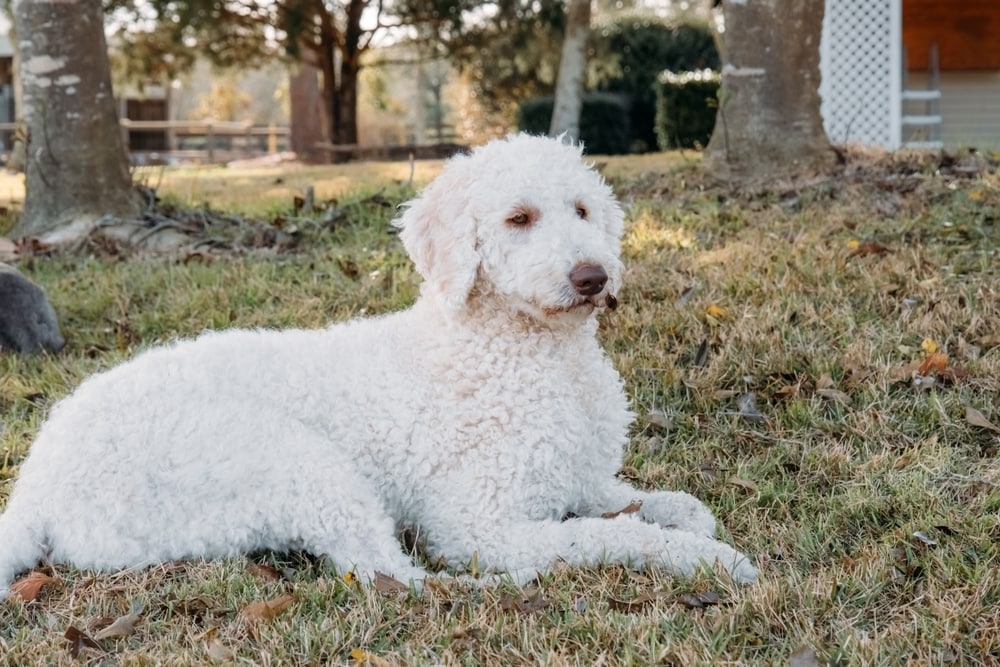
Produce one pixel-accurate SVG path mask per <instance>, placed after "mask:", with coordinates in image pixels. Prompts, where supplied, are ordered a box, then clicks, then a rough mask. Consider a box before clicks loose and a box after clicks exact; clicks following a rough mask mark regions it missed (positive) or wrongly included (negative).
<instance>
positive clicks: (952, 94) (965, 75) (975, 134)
mask: <svg viewBox="0 0 1000 667" xmlns="http://www.w3.org/2000/svg"><path fill="white" fill-rule="evenodd" d="M908 78H909V85H910V86H911V87H912V88H925V87H926V86H927V78H928V77H927V74H926V73H925V72H910V73H909V76H908ZM940 87H941V118H942V121H941V141H942V142H943V143H944V145H945V146H946V147H948V148H963V147H968V146H974V147H976V148H980V149H1000V72H995V71H994V72H991V71H985V72H973V71H967V72H941V74H940Z"/></svg>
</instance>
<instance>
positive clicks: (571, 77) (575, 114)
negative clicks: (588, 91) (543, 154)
mask: <svg viewBox="0 0 1000 667" xmlns="http://www.w3.org/2000/svg"><path fill="white" fill-rule="evenodd" d="M589 33H590V0H570V2H569V6H568V7H567V8H566V38H565V39H564V40H563V47H562V57H561V58H560V60H559V76H558V78H557V79H556V98H555V102H554V104H553V105H552V122H551V124H550V125H549V134H550V135H552V136H556V135H558V134H563V133H566V134H567V135H568V136H569V137H570V138H572V139H574V140H576V139H579V138H580V111H581V110H582V109H583V77H584V74H585V72H586V69H587V36H588V35H589Z"/></svg>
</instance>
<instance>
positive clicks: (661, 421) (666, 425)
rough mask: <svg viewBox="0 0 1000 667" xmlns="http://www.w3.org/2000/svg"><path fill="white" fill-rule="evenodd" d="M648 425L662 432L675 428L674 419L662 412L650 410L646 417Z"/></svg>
mask: <svg viewBox="0 0 1000 667" xmlns="http://www.w3.org/2000/svg"><path fill="white" fill-rule="evenodd" d="M646 423H647V424H649V425H650V426H652V427H653V428H657V429H660V430H661V431H670V430H671V429H673V427H674V419H673V417H671V416H670V415H668V414H667V413H665V412H663V411H662V410H650V411H649V414H647V415H646Z"/></svg>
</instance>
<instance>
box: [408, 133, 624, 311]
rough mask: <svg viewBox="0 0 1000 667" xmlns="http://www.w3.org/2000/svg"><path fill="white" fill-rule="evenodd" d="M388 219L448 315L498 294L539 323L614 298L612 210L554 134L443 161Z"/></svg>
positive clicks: (615, 217) (616, 219)
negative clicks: (435, 174) (414, 195)
mask: <svg viewBox="0 0 1000 667" xmlns="http://www.w3.org/2000/svg"><path fill="white" fill-rule="evenodd" d="M397 224H398V225H399V226H400V227H401V228H402V230H401V232H400V237H401V238H402V240H403V244H404V245H405V246H406V249H407V252H409V254H410V257H411V258H412V259H413V262H414V264H415V265H416V267H417V270H418V271H419V272H420V274H421V275H422V276H423V277H424V279H425V280H426V282H427V289H429V290H430V291H431V292H432V293H433V294H434V297H433V298H438V299H440V300H441V301H442V302H443V303H444V304H445V305H446V307H447V308H448V309H449V310H450V311H451V312H453V313H456V314H460V313H462V312H463V311H465V309H466V308H467V307H468V305H469V302H470V299H477V298H493V297H499V298H501V299H503V300H504V301H505V302H506V305H507V306H508V307H509V308H512V309H514V310H516V311H518V312H521V313H524V314H526V315H529V316H531V317H533V318H535V319H538V320H542V321H545V320H550V321H556V320H558V321H565V320H582V319H585V318H586V317H588V316H589V315H590V314H591V313H593V312H594V310H595V309H596V308H599V307H611V308H614V306H615V305H616V303H617V302H616V300H615V294H616V292H617V290H618V289H619V287H620V285H621V274H622V263H621V259H620V257H619V254H620V239H621V234H622V227H623V215H622V211H621V208H620V207H619V206H618V203H617V201H616V200H615V198H614V194H613V193H612V191H611V188H610V187H609V186H608V185H607V183H605V181H604V179H603V178H602V177H601V175H600V174H598V173H597V172H596V171H595V170H594V169H593V168H592V167H590V166H588V165H587V164H586V163H584V161H583V159H582V148H581V147H580V146H578V145H574V144H571V143H568V142H566V141H564V140H562V139H551V138H545V137H535V136H529V135H523V134H520V135H511V136H509V137H507V138H506V139H502V140H498V141H493V142H491V143H489V144H486V145H485V146H481V147H479V148H477V149H475V150H474V151H473V152H472V153H471V154H469V155H462V156H459V157H455V158H452V159H451V160H449V161H448V163H447V164H446V165H445V167H444V169H443V170H442V172H441V174H440V175H439V176H438V177H437V178H436V179H435V180H434V181H433V182H432V183H431V184H430V185H429V186H428V187H427V189H426V190H424V192H423V193H422V195H421V196H420V197H419V198H417V199H415V200H413V201H412V202H409V203H408V204H407V206H406V210H405V211H404V213H403V215H402V216H401V217H400V219H399V220H398V221H397Z"/></svg>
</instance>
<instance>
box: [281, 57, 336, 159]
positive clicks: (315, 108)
mask: <svg viewBox="0 0 1000 667" xmlns="http://www.w3.org/2000/svg"><path fill="white" fill-rule="evenodd" d="M297 68H298V69H297V71H296V72H295V73H294V74H292V75H291V77H290V79H289V86H288V88H289V97H290V98H291V105H290V106H291V117H292V118H291V120H292V123H291V133H292V134H291V148H292V150H293V151H295V153H296V154H297V155H298V156H299V159H300V160H303V161H305V162H319V161H320V160H321V158H323V157H325V155H323V154H322V153H321V152H320V151H319V149H318V148H317V144H319V143H321V142H323V141H324V140H325V139H327V137H326V134H325V132H324V129H325V124H324V123H323V117H324V116H325V115H326V114H325V112H324V106H323V96H322V94H321V92H320V86H319V78H320V74H321V73H320V71H319V70H318V69H317V68H316V67H314V66H312V65H310V64H308V63H306V62H303V61H299V63H298V65H297Z"/></svg>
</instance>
